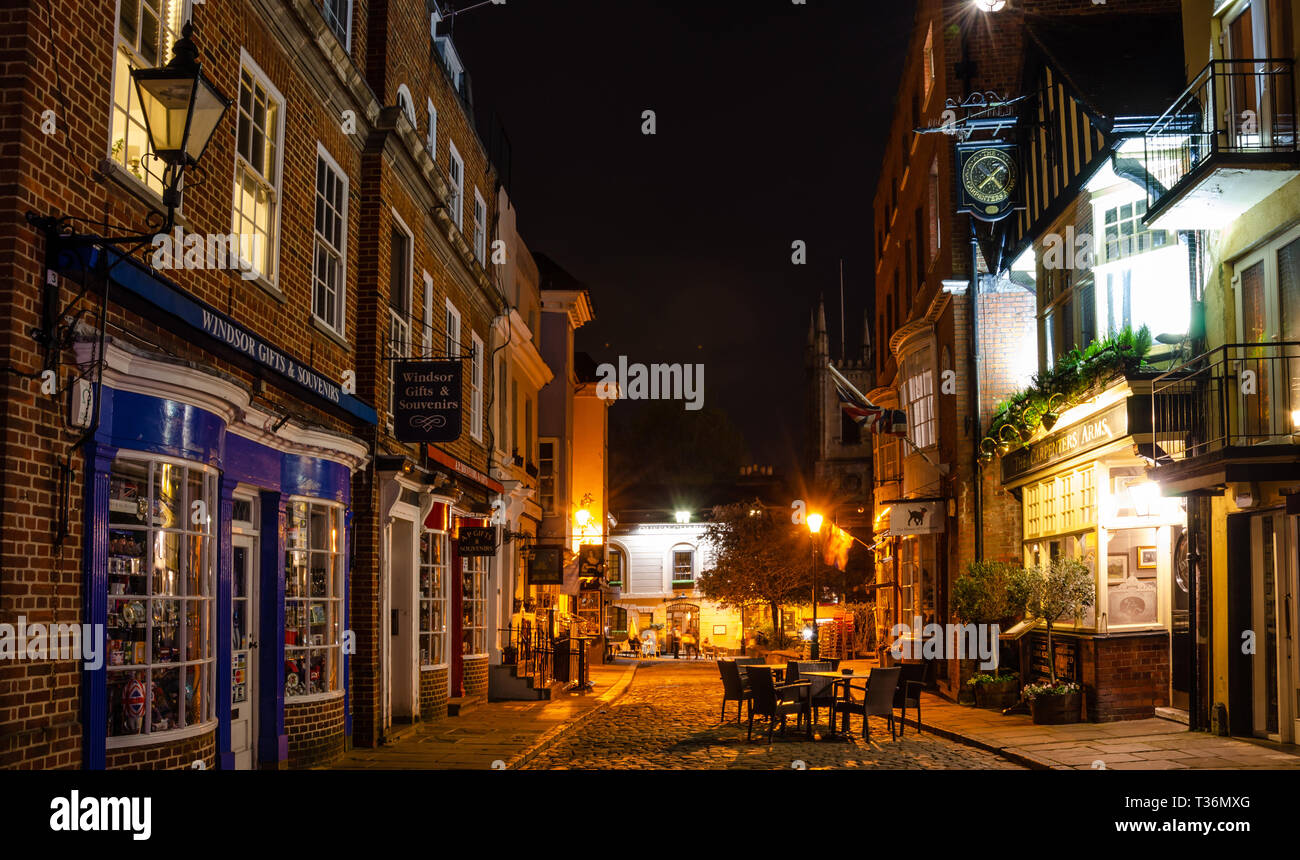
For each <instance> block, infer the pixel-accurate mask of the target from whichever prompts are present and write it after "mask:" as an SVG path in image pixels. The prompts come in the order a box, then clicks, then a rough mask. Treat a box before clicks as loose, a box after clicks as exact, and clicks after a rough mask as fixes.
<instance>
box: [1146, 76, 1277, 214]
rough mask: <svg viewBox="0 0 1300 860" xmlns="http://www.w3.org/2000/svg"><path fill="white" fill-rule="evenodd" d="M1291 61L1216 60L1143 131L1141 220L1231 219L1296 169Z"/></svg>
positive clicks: (1263, 196)
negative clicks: (1143, 214) (1144, 206)
mask: <svg viewBox="0 0 1300 860" xmlns="http://www.w3.org/2000/svg"><path fill="white" fill-rule="evenodd" d="M1295 103H1296V99H1295V61H1294V60H1292V59H1290V58H1287V59H1279V60H1273V59H1261V60H1253V59H1252V60H1214V61H1212V62H1211V63H1210V64H1209V65H1208V66H1206V67H1205V68H1204V69H1203V70H1202V71H1201V73H1200V74H1199V75H1197V76H1196V79H1195V80H1194V81H1192V83H1191V85H1190V86H1188V87H1187V89H1186V90H1184V91H1183V93H1182V95H1181V96H1179V98H1178V100H1177V101H1176V102H1175V103H1174V104H1173V106H1171V107H1170V108H1169V109H1168V110H1167V111H1165V112H1164V114H1163V115H1161V117H1160V118H1159V119H1157V120H1156V121H1155V122H1154V123H1153V124H1152V125H1151V127H1150V128H1149V129H1147V131H1146V133H1145V135H1144V142H1145V155H1146V171H1147V174H1146V189H1147V216H1146V224H1147V225H1149V226H1150V227H1152V228H1154V229H1160V230H1208V229H1218V228H1221V227H1223V226H1226V225H1227V224H1229V223H1231V222H1232V221H1233V220H1235V219H1236V218H1237V217H1238V216H1240V215H1241V214H1243V213H1244V212H1246V211H1247V210H1248V209H1250V208H1251V207H1252V206H1254V205H1255V204H1256V203H1259V202H1260V201H1261V200H1263V199H1264V198H1265V197H1267V196H1268V195H1270V194H1272V193H1273V192H1274V191H1276V190H1277V189H1278V188H1281V187H1282V186H1283V185H1284V184H1285V183H1287V182H1288V181H1290V180H1291V179H1292V178H1294V177H1295V176H1298V175H1300V147H1298V146H1297V140H1296V108H1295Z"/></svg>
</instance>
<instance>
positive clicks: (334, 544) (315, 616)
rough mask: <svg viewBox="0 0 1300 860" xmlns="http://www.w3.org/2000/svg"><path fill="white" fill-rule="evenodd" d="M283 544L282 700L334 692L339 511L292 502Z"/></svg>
mask: <svg viewBox="0 0 1300 860" xmlns="http://www.w3.org/2000/svg"><path fill="white" fill-rule="evenodd" d="M285 545H286V547H287V549H286V550H285V561H284V667H285V683H284V694H285V698H286V699H290V698H298V697H302V696H312V695H317V694H327V693H334V692H338V691H340V690H342V666H343V647H342V646H343V641H342V630H343V579H344V571H343V563H344V559H345V556H344V553H343V507H342V506H341V505H337V504H331V503H326V502H321V501H318V500H311V501H307V500H296V499H295V500H293V501H292V502H291V503H290V505H289V521H288V533H287V534H286V536H285Z"/></svg>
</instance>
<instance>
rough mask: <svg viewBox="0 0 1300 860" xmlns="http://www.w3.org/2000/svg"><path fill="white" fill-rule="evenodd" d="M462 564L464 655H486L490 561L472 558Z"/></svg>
mask: <svg viewBox="0 0 1300 860" xmlns="http://www.w3.org/2000/svg"><path fill="white" fill-rule="evenodd" d="M461 564H462V565H463V569H462V572H461V577H462V579H461V588H462V592H461V598H462V602H461V610H462V619H461V620H462V625H461V630H462V640H461V644H462V647H463V648H464V649H465V650H464V651H463V652H462V653H463V654H467V655H468V654H486V653H487V587H488V559H487V557H486V556H471V557H469V558H465V559H463V560H462V561H461Z"/></svg>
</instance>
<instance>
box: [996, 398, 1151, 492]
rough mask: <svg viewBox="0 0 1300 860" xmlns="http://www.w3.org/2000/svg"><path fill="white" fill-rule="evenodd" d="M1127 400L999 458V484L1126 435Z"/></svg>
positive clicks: (1127, 430) (1127, 429)
mask: <svg viewBox="0 0 1300 860" xmlns="http://www.w3.org/2000/svg"><path fill="white" fill-rule="evenodd" d="M1128 432H1129V426H1128V400H1127V399H1125V400H1121V401H1120V402H1119V403H1116V404H1115V405H1114V406H1112V407H1110V408H1109V409H1107V410H1106V411H1104V412H1100V413H1098V414H1096V415H1092V416H1090V417H1088V418H1087V419H1086V420H1084V421H1081V422H1079V423H1077V424H1072V425H1071V426H1069V427H1063V428H1061V429H1060V430H1057V431H1056V432H1055V433H1051V434H1049V435H1047V436H1045V437H1043V439H1041V440H1040V441H1038V442H1035V443H1034V444H1032V445H1027V446H1025V447H1023V448H1018V449H1016V450H1015V451H1012V452H1011V453H1009V454H1007V455H1006V456H1005V457H1003V458H1002V483H1003V484H1007V483H1010V482H1011V481H1014V480H1015V479H1016V478H1019V477H1021V476H1023V475H1027V474H1029V473H1030V472H1036V471H1038V470H1039V469H1045V468H1047V467H1048V466H1051V465H1054V464H1056V463H1060V462H1062V461H1065V460H1068V459H1070V458H1071V457H1074V456H1077V455H1079V454H1082V453H1084V452H1086V451H1091V450H1093V449H1095V448H1100V447H1102V446H1103V445H1106V444H1108V443H1110V442H1112V441H1114V440H1115V439H1119V438H1121V437H1123V436H1127V435H1128Z"/></svg>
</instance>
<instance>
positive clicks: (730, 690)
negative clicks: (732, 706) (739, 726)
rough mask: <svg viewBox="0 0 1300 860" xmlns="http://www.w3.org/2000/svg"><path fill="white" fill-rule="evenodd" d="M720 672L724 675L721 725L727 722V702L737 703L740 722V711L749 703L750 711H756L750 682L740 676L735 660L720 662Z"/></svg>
mask: <svg viewBox="0 0 1300 860" xmlns="http://www.w3.org/2000/svg"><path fill="white" fill-rule="evenodd" d="M718 672H719V673H720V674H721V675H722V716H720V717H719V718H718V722H719V723H725V722H726V721H727V702H731V701H734V702H735V703H736V722H737V723H739V722H740V709H741V707H742V706H743V705H744V703H746V702H748V703H749V709H750V711H753V709H754V693H753V691H752V690H750V689H749V682H748V681H747V680H746V679H745V678H742V677H741V675H740V667H739V666H737V665H736V663H735V661H734V660H719V661H718Z"/></svg>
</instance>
